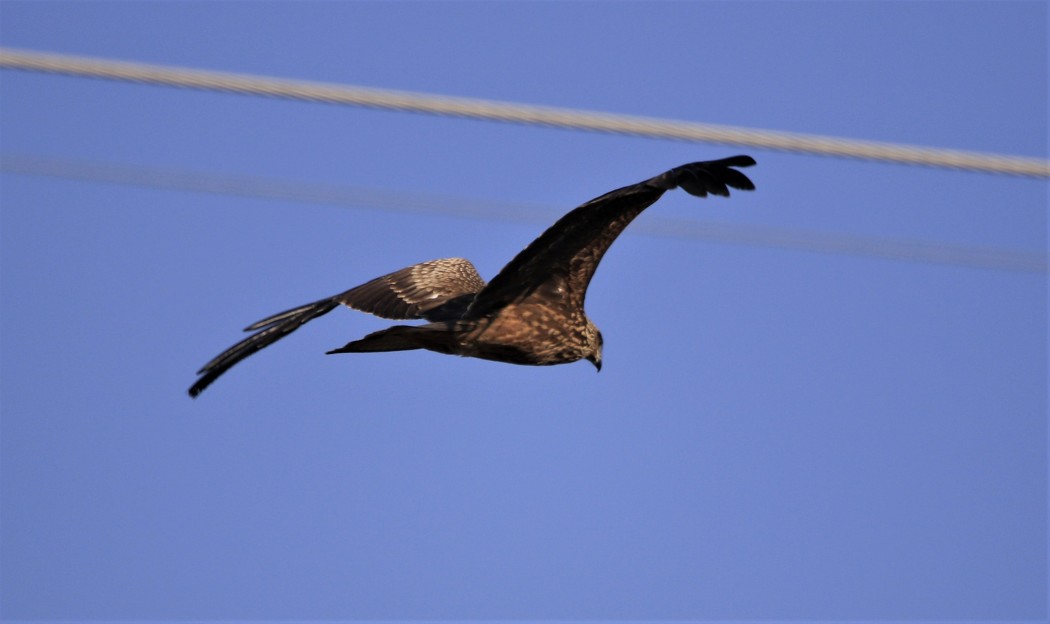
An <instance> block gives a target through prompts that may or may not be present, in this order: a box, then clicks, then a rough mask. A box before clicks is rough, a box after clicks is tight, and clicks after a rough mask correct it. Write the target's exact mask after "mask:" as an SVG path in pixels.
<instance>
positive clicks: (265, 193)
mask: <svg viewBox="0 0 1050 624" xmlns="http://www.w3.org/2000/svg"><path fill="white" fill-rule="evenodd" d="M0 170H2V171H4V172H7V173H14V174H22V175H34V176H46V177H55V178H65V179H72V180H83V181H89V182H98V183H108V184H119V185H129V186H139V187H146V188H157V189H165V190H174V191H188V192H199V193H212V194H222V195H235V196H242V197H252V198H259V199H273V200H282V201H294V202H303V203H312V204H322V205H330V206H340V207H350V208H365V209H377V210H386V211H392V212H408V213H423V214H434V215H442V216H451V217H457V218H468V219H486V220H495V221H514V222H530V223H531V222H535V223H549V222H550V221H551V220H552V219H554V218H557V217H558V216H560V215H561V213H562V212H564V211H559V210H557V209H555V208H551V207H544V206H540V205H535V204H526V203H514V202H506V201H489V200H482V199H479V198H469V197H451V196H442V195H432V194H413V193H407V192H403V191H388V190H380V189H369V188H361V187H352V186H338V185H326V184H318V183H313V182H311V183H306V182H301V181H291V180H275V179H272V178H262V177H257V176H245V175H230V174H215V173H203V172H194V171H179V170H173V169H160V168H151V167H141V166H128V165H113V164H102V163H97V162H90V161H81V160H66V159H61V160H60V159H54V158H42V157H32V156H17V155H3V156H0ZM628 232H631V233H635V234H642V235H649V236H658V237H664V238H677V239H684V240H695V241H704V242H712V243H722V244H730V245H748V246H757V247H769V248H780V249H789V250H800V251H808V252H815V253H822V254H834V255H845V256H860V257H874V258H882V259H890V260H898V261H908V262H925V263H934V264H942V265H952V266H959V267H967V268H979V269H995V270H1005V271H1017V272H1023V273H1037V274H1046V273H1047V272H1048V261H1047V256H1046V255H1045V254H1040V253H1034V252H1023V251H1013V250H1006V249H998V248H990V247H977V246H972V245H955V244H952V245H949V244H944V243H931V242H923V241H914V240H894V239H885V238H874V237H862V236H847V235H843V234H838V233H830V232H816V231H807V230H801V229H788V228H780V227H769V226H755V225H748V224H740V223H725V222H718V221H708V220H700V219H670V218H665V217H659V216H658V215H651V216H649V215H647V218H646V219H643V220H641V221H640V222H639V223H637V224H635V225H632V227H631V228H630V229H629V230H628Z"/></svg>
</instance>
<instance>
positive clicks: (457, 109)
mask: <svg viewBox="0 0 1050 624" xmlns="http://www.w3.org/2000/svg"><path fill="white" fill-rule="evenodd" d="M0 68H6V69H20V70H26V71H39V72H51V73H58V74H68V75H74V76H85V77H92V78H104V79H109V80H126V81H132V82H144V83H149V84H157V85H166V86H175V87H186V88H193V89H205V90H211V91H223V92H229V93H241V94H250V95H263V96H270V97H281V98H289V99H295V100H305V101H311V102H325V103H329V104H343V105H350V106H366V107H370V108H382V109H392V110H401V111H412V112H419V113H431V114H437V115H450V116H455V117H468V118H473V119H487V120H493V121H504V122H510V123H521V124H534V125H542V126H554V127H560V128H572V129H576V130H590V131H595V132H610V133H616V134H628V135H637V136H647V137H654V138H663V139H677V140H683V141H700V142H706V143H721V144H729V145H739V146H747V147H756V148H762V149H771V150H782V151H789V152H802V153H807V154H817V155H822V156H838V157H845V158H859V159H865V160H880V161H889V162H895V163H904V164H910V165H925V166H931V167H947V168H953V169H966V170H971V171H983V172H987V173H1005V174H1013V175H1024V176H1034V177H1041V178H1050V161H1046V160H1042V159H1037V158H1023V157H1017V156H1004V155H998V154H985V153H979V152H966V151H958V150H946V149H936V148H927V147H920V146H914V145H902V144H892V143H880V142H875V141H859V140H852V139H840V138H835V137H827V136H818V135H809V134H796V133H788V132H778V131H773V130H756V129H751V128H741V127H736V126H723V125H715V124H701V123H693V122H686V121H676V120H668V119H657V118H652V117H638V116H631V115H615V114H608V113H599V112H594V111H583V110H573V109H567V108H554V107H547V106H534V105H527V104H516V103H511V102H497V101H490V100H480V99H471V98H462V97H449V96H439V95H432V94H425V93H414V92H408V91H390V90H384V89H373V88H366V87H355V86H349V85H338V84H331V83H321V82H310V81H303V80H288V79H280V78H272V77H267V76H254V75H249V74H235V73H226V72H215V71H205V70H199V69H189V68H180V67H171V66H163V65H152V64H145V63H130V62H125V61H112V60H105V59H95V58H87V57H82V56H67V55H60V54H50V53H44V52H33V51H28V50H16V49H12V48H0Z"/></svg>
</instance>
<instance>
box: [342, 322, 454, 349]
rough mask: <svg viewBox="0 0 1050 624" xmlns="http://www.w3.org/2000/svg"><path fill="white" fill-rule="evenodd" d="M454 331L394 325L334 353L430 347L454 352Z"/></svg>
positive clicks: (426, 326)
mask: <svg viewBox="0 0 1050 624" xmlns="http://www.w3.org/2000/svg"><path fill="white" fill-rule="evenodd" d="M452 339H453V332H450V331H449V330H448V329H447V328H443V327H436V326H435V325H394V326H393V327H388V328H387V329H383V330H380V331H377V332H373V333H371V334H368V335H367V336H365V337H364V338H361V339H360V340H354V341H352V342H348V343H346V344H345V345H343V346H342V347H339V348H338V349H332V350H331V351H329V352H328V353H329V354H333V353H375V352H377V351H411V350H413V349H428V350H430V351H438V352H440V353H452V345H451V340H452Z"/></svg>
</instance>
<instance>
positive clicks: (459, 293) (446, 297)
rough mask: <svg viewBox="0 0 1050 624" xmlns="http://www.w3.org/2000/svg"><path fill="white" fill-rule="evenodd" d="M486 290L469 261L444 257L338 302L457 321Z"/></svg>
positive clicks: (386, 314)
mask: <svg viewBox="0 0 1050 624" xmlns="http://www.w3.org/2000/svg"><path fill="white" fill-rule="evenodd" d="M484 287H485V280H483V279H481V276H480V275H478V271H477V269H475V268H474V265H473V264H471V263H470V261H469V260H465V259H463V258H444V259H442V260H431V261H429V262H421V263H419V264H414V265H412V266H410V267H407V268H404V269H401V270H400V271H395V272H393V273H390V274H388V275H384V276H382V277H377V278H375V279H374V280H372V281H370V282H367V283H365V284H361V285H360V286H358V287H356V288H351V289H350V290H348V291H346V292H345V293H343V294H341V295H337V296H336V297H335V300H336V301H338V302H339V303H341V304H343V305H345V306H348V307H351V308H353V309H355V310H360V311H362V312H368V313H369V314H374V315H376V316H379V317H382V318H388V319H418V318H425V319H427V320H429V321H443V320H451V319H455V318H458V317H459V316H460V314H462V312H463V311H464V310H466V308H467V305H469V303H470V302H471V301H472V300H473V299H474V295H476V294H477V293H478V292H480V291H481V289H482V288H484ZM249 329H250V328H249Z"/></svg>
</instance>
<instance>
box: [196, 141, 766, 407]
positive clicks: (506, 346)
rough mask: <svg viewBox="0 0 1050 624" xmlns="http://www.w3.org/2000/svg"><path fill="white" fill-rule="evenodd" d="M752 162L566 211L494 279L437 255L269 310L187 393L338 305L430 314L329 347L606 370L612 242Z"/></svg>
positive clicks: (707, 166) (626, 190)
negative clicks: (598, 310) (594, 286)
mask: <svg viewBox="0 0 1050 624" xmlns="http://www.w3.org/2000/svg"><path fill="white" fill-rule="evenodd" d="M754 164H755V161H754V159H753V158H751V157H750V156H733V157H730V158H723V159H721V160H710V161H706V162H695V163H690V164H687V165H682V166H681V167H675V168H674V169H671V170H669V171H665V172H664V173H661V174H660V175H658V176H656V177H653V178H649V179H648V180H645V181H643V182H639V183H637V184H632V185H630V186H625V187H623V188H620V189H617V190H615V191H610V192H608V193H606V194H605V195H602V196H601V197H597V198H595V199H592V200H591V201H589V202H587V203H585V204H583V205H582V206H579V207H578V208H576V209H574V210H572V211H571V212H569V213H568V214H566V215H565V216H564V217H562V218H561V219H559V220H558V221H557V223H555V224H554V225H552V226H551V227H550V228H548V229H547V231H546V232H544V233H543V234H541V235H540V237H539V238H537V239H536V240H534V241H532V243H530V244H529V246H528V247H526V248H525V249H524V250H522V251H521V253H519V254H518V255H517V256H515V257H514V259H513V260H511V261H510V263H508V264H507V266H505V267H503V270H502V271H500V272H499V273H498V274H497V275H496V277H494V278H492V281H491V282H489V283H487V284H486V283H485V280H483V279H481V276H480V275H478V272H477V269H475V268H474V265H473V264H471V263H470V261H469V260H464V259H463V258H445V259H442V260H431V261H429V262H422V263H420V264H415V265H412V266H410V267H407V268H404V269H401V270H400V271H395V272H393V273H390V274H388V275H384V276H382V277H377V278H376V279H374V280H372V281H370V282H366V283H364V284H362V285H360V286H357V287H355V288H351V289H350V290H348V291H346V292H344V293H342V294H338V295H335V296H334V297H328V298H326V299H321V300H319V301H315V302H313V303H308V304H306V305H302V306H299V307H297V308H292V309H291V310H287V311H285V312H281V313H279V314H274V315H273V316H269V317H267V318H264V319H263V320H261V321H259V322H257V323H253V324H252V325H249V326H248V327H247V328H245V330H244V331H250V332H255V333H253V334H252V335H251V336H248V337H247V338H245V339H244V340H242V341H240V342H238V343H237V344H235V345H233V346H232V347H230V348H229V349H227V350H225V351H223V352H222V353H220V354H219V355H218V356H216V357H215V358H214V359H213V360H211V361H210V362H208V363H207V364H205V365H204V366H203V367H202V368H201V369H200V370H199V371H198V372H197V374H198V375H199V377H198V378H197V381H196V382H195V383H194V384H193V385H192V386H191V387H190V389H189V394H190V396H191V397H196V396H197V395H199V394H200V393H201V392H202V391H203V390H204V389H205V388H207V387H208V386H209V385H211V383H212V382H213V381H215V380H216V379H218V378H219V376H220V375H222V374H223V373H225V372H226V371H227V370H229V369H230V367H231V366H233V365H234V364H237V363H238V362H240V361H241V360H243V359H244V358H246V357H248V356H249V355H251V354H253V353H255V352H256V351H258V350H260V349H262V348H264V347H267V346H269V345H271V344H273V343H275V342H277V341H278V340H280V339H281V338H284V337H285V336H287V335H288V334H290V333H292V332H293V331H295V330H296V329H298V328H299V327H300V326H301V325H302V324H303V323H306V322H307V321H311V320H313V319H315V318H317V317H319V316H322V315H324V314H327V313H328V312H331V311H332V310H333V309H335V308H336V307H337V306H339V305H344V306H347V307H349V308H353V309H355V310H360V311H362V312H368V313H370V314H374V315H376V316H379V317H382V318H387V319H396V320H406V319H423V320H425V321H428V322H427V323H426V324H423V325H394V326H393V327H390V328H387V329H384V330H381V331H377V332H374V333H371V334H368V335H367V336H365V337H364V338H361V339H360V340H354V341H351V342H348V343H347V344H345V345H343V346H342V347H340V348H338V349H333V350H331V351H329V352H328V353H370V352H376V351H406V350H412V349H427V350H429V351H437V352H438V353H447V354H450V355H461V356H465V357H476V358H482V359H486V360H495V361H497V362H508V363H511V364H528V365H533V366H547V365H552V364H567V363H569V362H576V361H578V360H588V361H589V362H591V363H592V364H594V366H595V368H597V369H598V370H601V368H602V334H601V332H600V331H598V328H597V327H595V325H594V323H593V322H592V321H591V319H589V318H588V317H587V314H586V313H585V312H584V310H583V301H584V298H585V297H586V295H587V286H588V285H589V284H590V282H591V278H592V277H593V276H594V271H595V269H597V268H598V263H599V262H600V261H601V259H602V256H603V255H605V252H606V251H607V250H608V249H609V246H610V245H612V243H613V241H615V240H616V237H617V236H619V235H620V233H621V232H623V230H624V228H626V227H627V225H628V224H629V223H630V222H631V221H632V220H633V219H634V218H635V217H637V216H638V215H639V214H640V213H641V212H642V211H643V210H645V209H646V208H648V207H649V206H651V205H652V204H653V203H655V202H656V200H658V199H660V197H661V196H662V195H663V194H664V193H665V192H666V191H669V190H672V189H675V188H679V187H680V188H682V189H683V190H684V191H686V192H687V193H689V194H690V195H695V196H697V197H706V196H707V195H708V194H711V195H721V196H724V197H728V196H729V188H734V189H739V190H744V191H750V190H754V188H755V185H754V184H753V183H752V182H751V180H750V179H748V177H747V176H745V175H744V174H742V173H740V172H739V171H737V170H736V169H733V167H750V166H751V165H754Z"/></svg>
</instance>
